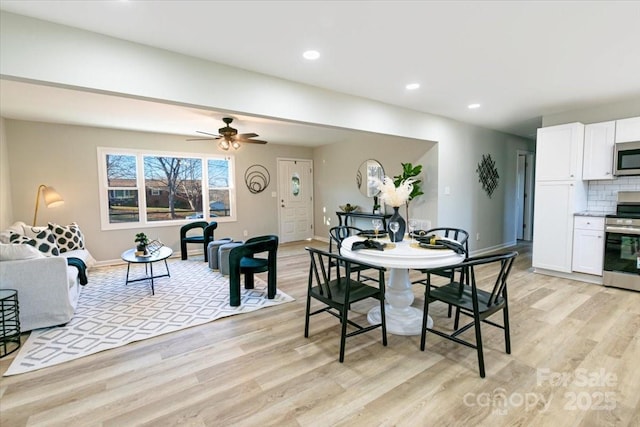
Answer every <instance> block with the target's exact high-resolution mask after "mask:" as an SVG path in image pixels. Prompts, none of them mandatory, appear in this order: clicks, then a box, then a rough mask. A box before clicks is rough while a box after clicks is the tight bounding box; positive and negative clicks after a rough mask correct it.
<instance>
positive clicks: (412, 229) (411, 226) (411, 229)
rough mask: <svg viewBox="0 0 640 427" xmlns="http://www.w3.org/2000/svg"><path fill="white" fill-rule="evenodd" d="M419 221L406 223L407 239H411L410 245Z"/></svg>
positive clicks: (411, 220) (412, 220)
mask: <svg viewBox="0 0 640 427" xmlns="http://www.w3.org/2000/svg"><path fill="white" fill-rule="evenodd" d="M418 224H419V221H418V220H417V219H410V220H409V221H408V222H407V227H408V228H409V238H410V239H411V243H413V238H414V237H415V236H414V235H413V233H414V232H415V231H416V228H418Z"/></svg>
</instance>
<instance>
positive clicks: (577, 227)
mask: <svg viewBox="0 0 640 427" xmlns="http://www.w3.org/2000/svg"><path fill="white" fill-rule="evenodd" d="M603 262H604V218H600V217H590V216H576V217H575V222H574V232H573V271H576V272H579V273H587V274H593V275H596V276H602V264H603Z"/></svg>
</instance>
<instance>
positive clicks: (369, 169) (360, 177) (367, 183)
mask: <svg viewBox="0 0 640 427" xmlns="http://www.w3.org/2000/svg"><path fill="white" fill-rule="evenodd" d="M371 178H378V179H379V180H380V181H382V179H383V178H384V169H383V168H382V165H381V164H380V163H379V162H378V161H377V160H373V159H369V160H365V161H364V162H362V164H361V165H360V167H359V168H358V173H357V174H356V185H357V186H358V190H360V192H361V193H362V195H363V196H366V197H374V196H377V195H378V193H379V192H380V191H379V190H378V188H377V187H376V184H375V183H374V182H373V181H372V180H371Z"/></svg>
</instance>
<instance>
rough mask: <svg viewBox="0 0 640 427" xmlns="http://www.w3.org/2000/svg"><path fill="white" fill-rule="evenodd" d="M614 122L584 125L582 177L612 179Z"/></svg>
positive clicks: (586, 178)
mask: <svg viewBox="0 0 640 427" xmlns="http://www.w3.org/2000/svg"><path fill="white" fill-rule="evenodd" d="M615 135H616V122H614V121H611V122H603V123H593V124H590V125H586V126H585V127H584V163H583V165H582V179H585V180H605V179H613V178H614V176H613V146H614V144H615V142H614V141H615Z"/></svg>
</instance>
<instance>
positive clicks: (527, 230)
mask: <svg viewBox="0 0 640 427" xmlns="http://www.w3.org/2000/svg"><path fill="white" fill-rule="evenodd" d="M517 156H518V160H517V165H518V167H517V172H516V209H515V212H516V221H515V224H516V239H517V240H525V241H530V240H531V239H532V236H533V197H532V196H533V171H534V153H532V152H530V151H521V150H518V152H517Z"/></svg>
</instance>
